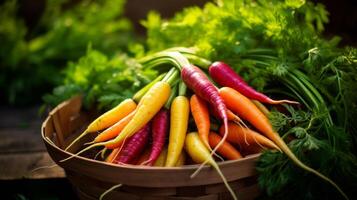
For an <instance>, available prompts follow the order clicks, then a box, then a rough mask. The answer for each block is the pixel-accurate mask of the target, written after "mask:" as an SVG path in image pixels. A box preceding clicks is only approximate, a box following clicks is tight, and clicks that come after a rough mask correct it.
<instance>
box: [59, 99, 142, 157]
mask: <svg viewBox="0 0 357 200" xmlns="http://www.w3.org/2000/svg"><path fill="white" fill-rule="evenodd" d="M135 108H136V103H135V102H134V101H133V100H132V99H125V100H124V101H122V102H121V103H120V104H119V105H117V106H116V107H114V108H113V109H111V110H109V111H107V112H105V113H104V114H102V115H101V116H99V117H98V118H97V119H96V120H94V121H93V122H92V123H90V124H89V125H88V127H87V129H86V130H85V131H84V132H83V133H82V134H81V135H79V136H78V137H77V138H76V139H75V140H73V141H72V142H71V144H69V145H68V146H67V148H66V149H65V150H68V149H69V148H70V147H71V146H72V145H73V144H75V143H76V142H78V141H79V140H80V139H81V138H82V137H84V136H85V135H86V134H87V133H90V132H96V131H100V130H103V129H106V128H108V127H110V126H112V125H113V124H115V123H116V122H118V121H119V120H121V119H123V118H124V117H125V116H127V115H128V114H129V113H131V112H132V111H133V110H135Z"/></svg>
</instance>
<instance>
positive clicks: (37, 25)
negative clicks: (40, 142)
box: [0, 0, 357, 106]
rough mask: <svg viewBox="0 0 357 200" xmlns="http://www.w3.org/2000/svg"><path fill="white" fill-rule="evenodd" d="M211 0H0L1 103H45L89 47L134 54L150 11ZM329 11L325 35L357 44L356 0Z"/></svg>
mask: <svg viewBox="0 0 357 200" xmlns="http://www.w3.org/2000/svg"><path fill="white" fill-rule="evenodd" d="M205 2H207V0H194V1H190V0H183V1H182V0H181V1H176V0H169V1H163V0H146V1H142V0H131V1H128V2H125V0H111V1H109V0H100V1H92V0H51V1H45V0H36V1H31V0H22V1H16V0H5V1H1V2H0V10H1V12H0V41H1V45H0V72H1V73H0V91H1V92H0V103H1V104H2V105H4V104H5V105H14V106H29V105H34V104H41V102H42V97H43V95H44V94H46V93H49V92H51V90H52V88H53V87H54V86H56V85H59V84H61V83H62V80H63V76H64V74H63V70H64V69H65V67H66V66H67V63H68V62H70V61H77V60H78V58H80V57H81V56H83V55H85V54H86V50H87V48H88V46H90V47H91V48H92V49H95V50H98V51H99V52H101V53H103V54H104V55H106V56H108V57H111V56H113V55H115V54H117V53H120V52H125V53H129V55H130V51H129V49H128V48H129V47H130V45H131V44H135V43H137V42H139V43H140V42H141V41H143V40H144V38H145V29H144V27H143V26H141V25H140V20H142V19H144V18H145V17H146V14H147V13H148V11H150V10H157V11H159V12H160V13H161V15H162V16H163V17H170V16H173V14H174V13H175V12H176V11H179V10H181V9H182V8H183V7H186V6H189V5H193V4H195V5H199V6H200V5H203V4H204V3H205ZM321 2H322V3H324V4H325V5H326V8H327V10H329V12H330V23H329V24H328V25H327V27H326V31H325V34H326V35H327V36H328V35H329V34H330V35H335V34H337V35H340V36H342V38H343V40H342V43H341V44H342V45H344V44H350V45H352V46H355V44H356V37H354V36H355V35H356V34H357V32H356V26H355V25H356V24H355V23H356V19H357V15H356V12H354V10H355V8H356V3H355V2H352V3H351V2H349V1H347V0H343V1H338V2H336V1H332V0H328V1H321Z"/></svg>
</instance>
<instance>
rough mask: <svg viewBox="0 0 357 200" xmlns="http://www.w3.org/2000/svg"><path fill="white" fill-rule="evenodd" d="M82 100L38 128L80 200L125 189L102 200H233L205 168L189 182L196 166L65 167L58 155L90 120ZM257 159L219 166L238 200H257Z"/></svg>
mask: <svg viewBox="0 0 357 200" xmlns="http://www.w3.org/2000/svg"><path fill="white" fill-rule="evenodd" d="M81 104H82V102H81V98H80V97H75V98H72V99H70V100H68V101H65V102H63V103H62V104H60V105H59V106H57V107H56V108H55V109H54V110H52V111H51V112H50V114H49V116H48V117H47V119H46V120H45V121H44V122H43V124H42V138H43V140H44V142H45V144H46V147H47V150H48V153H49V154H50V156H51V157H52V159H53V160H54V161H55V162H56V163H57V164H58V165H60V166H61V167H62V168H64V169H65V172H66V175H67V177H68V179H69V180H70V182H71V183H72V184H73V185H74V187H75V188H76V190H77V193H78V196H79V197H80V199H98V197H99V196H100V194H102V193H103V192H104V191H105V190H107V189H108V188H110V187H112V186H113V185H115V184H119V183H122V184H123V186H122V187H120V188H117V189H116V190H114V191H113V192H110V193H108V195H107V196H106V197H105V199H132V200H135V199H175V200H179V199H181V200H189V199H200V200H218V199H231V196H230V194H229V193H228V191H227V189H226V188H225V186H224V185H223V183H222V180H221V178H220V176H219V175H218V174H217V173H216V172H215V170H214V169H213V168H211V167H209V166H205V167H204V169H203V170H202V171H201V172H200V173H199V174H198V175H197V176H196V177H195V178H193V179H190V175H191V174H192V173H193V172H194V171H195V169H196V168H197V166H198V165H185V166H183V167H147V166H133V165H127V166H118V165H114V164H108V163H104V162H100V161H97V160H92V159H88V158H86V157H82V156H78V157H74V158H73V159H70V160H68V161H65V162H60V160H62V159H64V158H67V157H69V156H70V155H71V153H69V152H67V151H64V150H62V149H63V147H65V146H66V145H67V144H68V143H69V142H70V141H72V140H73V139H74V138H75V137H76V136H77V135H78V134H79V133H81V131H83V128H84V125H87V124H88V122H89V121H90V120H91V119H93V116H94V115H93V113H85V112H83V111H81ZM92 138H93V136H91V135H88V137H85V138H83V140H81V141H80V142H78V144H77V145H75V146H74V147H73V148H72V149H71V150H70V151H72V152H74V151H77V150H78V149H79V148H80V146H81V145H82V144H83V143H84V142H88V141H90V140H91V139H92ZM258 157H259V155H258V154H256V155H252V156H249V157H246V158H243V159H240V160H237V161H225V162H221V163H220V164H219V166H220V168H221V170H222V172H223V173H224V175H225V176H226V177H227V180H228V181H229V182H230V185H231V187H232V188H233V189H234V190H235V191H236V193H237V195H238V198H239V199H240V200H248V199H254V198H255V197H257V196H258V195H259V189H258V186H257V181H256V171H255V170H254V166H255V162H256V161H257V159H258Z"/></svg>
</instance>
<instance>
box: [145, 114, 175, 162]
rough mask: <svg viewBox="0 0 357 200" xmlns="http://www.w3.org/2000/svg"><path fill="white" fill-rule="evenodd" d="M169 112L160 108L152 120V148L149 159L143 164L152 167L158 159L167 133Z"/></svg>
mask: <svg viewBox="0 0 357 200" xmlns="http://www.w3.org/2000/svg"><path fill="white" fill-rule="evenodd" d="M169 120H170V119H169V111H168V110H167V109H166V108H162V109H161V110H160V111H159V112H158V113H157V114H156V115H155V117H154V118H153V120H152V148H151V152H150V156H149V159H148V160H147V161H145V162H144V163H143V164H146V163H147V164H148V165H150V166H151V165H153V164H154V163H155V161H156V160H157V158H158V157H159V155H160V153H161V151H162V149H163V147H164V144H165V139H166V136H167V133H168V131H169Z"/></svg>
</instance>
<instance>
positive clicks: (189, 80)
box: [181, 65, 228, 154]
mask: <svg viewBox="0 0 357 200" xmlns="http://www.w3.org/2000/svg"><path fill="white" fill-rule="evenodd" d="M181 78H182V80H183V81H184V82H185V84H186V85H187V87H189V88H190V89H191V90H193V91H194V92H195V94H196V95H198V96H199V97H201V98H202V99H204V100H206V101H207V102H209V104H210V105H211V106H212V107H213V109H215V111H216V113H217V114H218V116H219V117H220V118H221V120H222V121H223V124H224V127H226V128H227V129H225V130H228V117H227V107H226V105H225V104H224V102H223V99H222V98H221V96H220V95H219V92H218V89H217V88H216V87H215V86H214V85H213V84H212V83H211V81H210V80H209V79H208V78H207V76H206V74H205V73H203V71H201V70H200V69H199V68H198V67H196V66H192V65H191V66H185V67H183V68H182V70H181ZM227 135H228V134H227V131H226V133H225V134H224V135H223V138H222V140H221V141H220V142H219V144H218V145H217V146H216V147H215V148H214V149H213V150H212V154H214V153H215V152H216V150H217V149H218V148H219V147H220V146H221V145H222V144H223V142H224V141H225V140H226V138H227Z"/></svg>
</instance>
